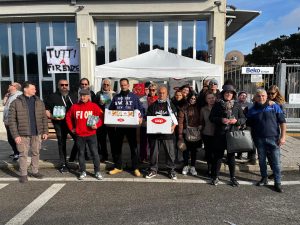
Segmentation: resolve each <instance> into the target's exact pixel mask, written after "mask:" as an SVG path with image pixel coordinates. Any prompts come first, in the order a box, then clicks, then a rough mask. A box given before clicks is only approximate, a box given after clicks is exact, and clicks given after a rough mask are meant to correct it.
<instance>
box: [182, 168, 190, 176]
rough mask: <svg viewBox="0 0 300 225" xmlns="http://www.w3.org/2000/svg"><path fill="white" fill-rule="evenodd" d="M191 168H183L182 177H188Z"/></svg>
mask: <svg viewBox="0 0 300 225" xmlns="http://www.w3.org/2000/svg"><path fill="white" fill-rule="evenodd" d="M189 169H190V168H189V166H185V167H183V169H182V175H187V174H188V172H189Z"/></svg>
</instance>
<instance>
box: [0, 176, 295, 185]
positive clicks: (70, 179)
mask: <svg viewBox="0 0 300 225" xmlns="http://www.w3.org/2000/svg"><path fill="white" fill-rule="evenodd" d="M28 180H29V181H30V182H31V181H34V182H38V181H39V182H41V181H52V182H74V181H75V182H137V183H178V184H207V183H210V180H208V179H180V178H178V179H177V180H171V179H168V178H160V179H157V178H152V179H145V178H136V177H133V178H111V177H104V179H103V180H101V181H99V180H97V179H96V178H94V177H86V178H84V180H83V181H82V180H78V179H77V177H45V178H43V179H35V178H28ZM9 181H19V179H18V178H12V177H11V178H10V177H8V178H0V182H9ZM238 182H239V183H240V185H255V184H256V183H257V182H258V180H257V181H256V180H255V181H242V180H239V181H238ZM228 183H229V180H224V181H220V182H219V184H228ZM273 184H274V182H273V181H269V185H273ZM281 184H282V185H300V180H293V181H282V182H281Z"/></svg>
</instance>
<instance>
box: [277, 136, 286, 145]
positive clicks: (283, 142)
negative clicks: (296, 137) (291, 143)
mask: <svg viewBox="0 0 300 225" xmlns="http://www.w3.org/2000/svg"><path fill="white" fill-rule="evenodd" d="M284 144H285V137H281V138H280V139H279V141H278V145H279V146H282V145H284Z"/></svg>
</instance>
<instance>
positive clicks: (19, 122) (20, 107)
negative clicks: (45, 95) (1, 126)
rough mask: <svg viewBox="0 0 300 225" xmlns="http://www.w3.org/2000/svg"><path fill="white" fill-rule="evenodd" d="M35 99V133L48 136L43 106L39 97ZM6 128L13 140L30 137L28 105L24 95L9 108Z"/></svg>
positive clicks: (46, 119)
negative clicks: (7, 127)
mask: <svg viewBox="0 0 300 225" xmlns="http://www.w3.org/2000/svg"><path fill="white" fill-rule="evenodd" d="M33 97H34V98H35V118H36V126H37V133H38V134H39V135H40V134H48V118H47V115H46V110H45V105H44V103H43V102H42V101H41V100H40V98H39V97H37V96H33ZM8 126H9V129H10V132H11V134H12V136H13V138H16V137H20V136H31V129H30V120H29V111H28V105H27V103H26V99H25V96H24V95H20V96H18V97H17V98H16V100H15V101H13V102H12V103H11V105H10V107H9V116H8Z"/></svg>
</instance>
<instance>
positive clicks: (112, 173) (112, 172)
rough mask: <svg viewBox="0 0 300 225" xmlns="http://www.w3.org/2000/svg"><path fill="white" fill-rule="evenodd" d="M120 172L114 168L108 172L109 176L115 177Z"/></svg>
mask: <svg viewBox="0 0 300 225" xmlns="http://www.w3.org/2000/svg"><path fill="white" fill-rule="evenodd" d="M121 172H123V170H120V169H117V168H114V169H113V170H111V171H109V174H110V175H115V174H118V173H121Z"/></svg>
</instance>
